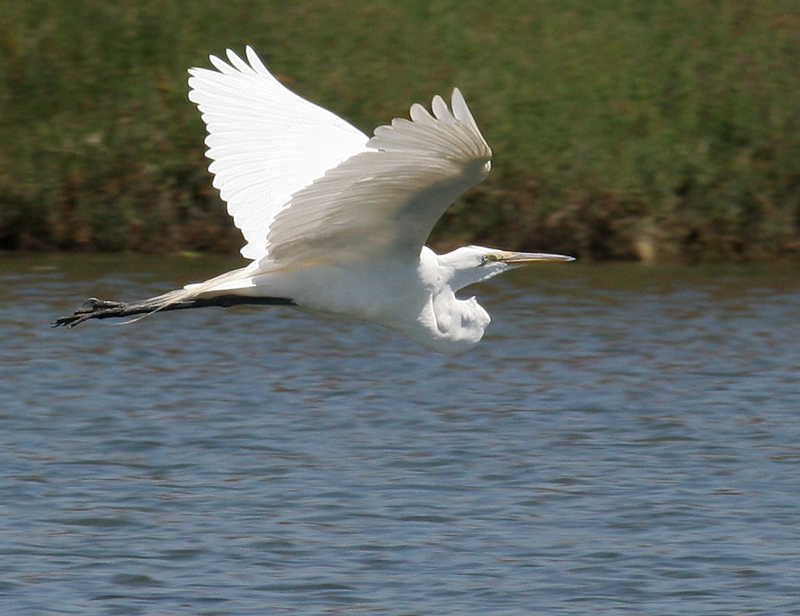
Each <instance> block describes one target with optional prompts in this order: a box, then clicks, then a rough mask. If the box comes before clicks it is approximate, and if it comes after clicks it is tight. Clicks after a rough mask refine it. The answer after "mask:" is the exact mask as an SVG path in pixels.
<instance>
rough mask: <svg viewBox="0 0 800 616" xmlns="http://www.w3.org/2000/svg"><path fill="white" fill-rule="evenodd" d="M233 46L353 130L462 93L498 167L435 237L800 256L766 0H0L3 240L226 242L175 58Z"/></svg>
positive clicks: (793, 134) (795, 14)
mask: <svg viewBox="0 0 800 616" xmlns="http://www.w3.org/2000/svg"><path fill="white" fill-rule="evenodd" d="M245 44H252V45H253V46H254V47H255V48H256V49H257V50H258V51H259V52H260V54H261V55H262V57H263V58H264V60H265V62H266V63H267V65H268V66H269V67H270V68H271V69H272V70H273V71H274V72H275V73H276V74H278V75H279V76H280V78H281V79H283V80H284V81H285V82H286V83H287V84H289V85H290V86H291V87H292V88H293V89H295V90H296V91H298V92H300V93H302V94H303V95H305V96H308V97H311V98H313V100H315V101H317V102H319V103H321V104H323V105H324V106H327V107H329V108H330V109H332V110H334V111H336V112H337V113H339V114H341V115H343V116H344V117H346V118H347V119H349V120H350V121H352V122H353V123H354V124H356V125H357V126H359V127H360V128H362V129H363V130H365V131H367V132H369V131H371V130H372V128H373V127H374V126H375V125H377V124H380V123H384V122H386V120H387V119H389V118H391V117H395V116H398V115H406V114H407V111H408V107H409V105H410V104H411V103H412V102H417V101H419V102H423V101H426V100H429V99H430V97H431V96H432V95H433V94H435V93H446V92H448V91H449V90H450V88H452V86H455V85H458V86H460V87H461V88H462V90H463V91H464V92H465V95H466V97H467V100H468V101H469V102H470V104H471V106H472V108H473V111H474V113H475V115H476V117H477V119H478V122H479V124H480V125H481V127H482V129H483V132H484V135H485V136H486V138H487V140H488V141H489V142H490V144H491V146H492V148H493V150H494V152H495V163H494V170H493V173H492V175H491V176H490V180H489V181H488V182H486V183H485V184H483V185H481V186H480V187H479V188H478V189H476V190H475V191H474V192H473V193H471V194H470V195H469V196H468V197H467V198H466V199H464V200H462V201H460V202H459V203H458V204H457V205H456V206H455V207H453V208H452V209H451V210H450V211H449V212H448V214H446V215H445V218H444V219H443V220H442V222H441V223H440V224H439V226H438V227H437V229H436V231H435V233H434V238H433V239H434V243H435V244H436V245H438V246H439V247H441V248H445V247H448V246H450V245H453V244H456V243H463V242H466V241H477V242H483V243H487V244H496V245H501V246H504V247H508V248H536V249H557V250H559V251H563V252H569V253H572V254H576V255H579V256H581V257H583V258H589V259H597V260H602V259H651V260H688V261H714V260H741V261H744V260H769V259H776V258H797V256H798V255H800V5H799V4H797V3H794V2H786V1H780V0H761V1H759V2H750V1H744V0H742V1H737V0H727V1H724V0H723V1H711V0H701V1H695V2H688V1H685V0H667V1H665V2H652V1H651V0H621V1H617V2H608V3H606V2H592V1H589V0H581V1H578V0H573V1H569V0H564V1H562V2H546V1H544V0H522V1H519V2H508V3H499V2H498V3H491V2H485V1H484V2H475V1H472V0H460V1H459V2H444V1H436V0H425V1H418V0H373V1H371V2H341V3H331V2H325V1H323V0H316V1H308V2H286V1H285V0H281V1H269V0H266V1H265V0H261V1H256V0H250V1H247V0H237V1H231V2H210V1H207V0H198V1H196V2H183V1H179V0H159V1H157V2H156V1H154V0H137V1H136V2H130V3H125V2H121V1H108V0H104V1H101V0H84V1H82V2H66V1H60V2H58V1H57V2H53V1H52V0H47V1H44V0H26V2H15V1H12V0H0V109H1V110H2V113H1V114H0V249H61V250H142V251H173V250H181V249H191V250H212V251H230V252H235V251H236V250H237V249H238V248H239V246H240V244H241V239H240V237H239V235H238V232H236V230H235V229H233V228H232V227H231V225H230V222H229V220H228V217H227V215H226V214H225V212H224V207H223V206H222V205H221V204H220V203H219V200H218V196H217V195H216V193H215V191H213V190H212V189H211V188H210V178H209V176H208V174H207V172H206V164H207V163H206V161H205V159H204V158H203V149H204V147H203V144H202V139H203V136H204V129H203V126H202V123H201V122H200V119H199V116H198V113H197V111H196V109H195V108H194V106H193V105H191V104H190V103H189V102H188V101H187V99H186V92H187V86H186V68H187V67H189V66H198V65H199V66H207V65H208V61H207V59H206V58H207V55H208V54H209V53H214V54H220V53H222V52H223V51H224V49H225V48H226V47H233V48H235V49H237V50H239V51H241V50H242V48H243V46H244V45H245Z"/></svg>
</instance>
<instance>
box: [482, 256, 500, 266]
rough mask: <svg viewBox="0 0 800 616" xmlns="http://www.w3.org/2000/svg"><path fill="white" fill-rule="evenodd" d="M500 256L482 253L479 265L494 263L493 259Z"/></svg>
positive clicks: (495, 259) (497, 259)
mask: <svg viewBox="0 0 800 616" xmlns="http://www.w3.org/2000/svg"><path fill="white" fill-rule="evenodd" d="M499 260H500V257H498V256H497V255H483V256H482V257H481V266H484V265H486V264H487V263H494V262H495V261H499Z"/></svg>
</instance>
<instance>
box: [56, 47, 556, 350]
mask: <svg viewBox="0 0 800 616" xmlns="http://www.w3.org/2000/svg"><path fill="white" fill-rule="evenodd" d="M245 55H246V58H247V60H246V61H245V60H244V59H242V58H240V57H239V56H238V55H236V54H235V53H234V52H233V51H231V50H228V53H227V56H228V57H227V59H228V61H227V62H225V61H223V60H221V59H219V58H217V57H215V56H211V58H210V60H211V63H212V64H213V66H214V68H215V69H216V70H211V69H204V68H193V69H190V70H189V74H190V75H191V77H190V79H189V86H190V88H191V91H190V93H189V99H190V100H191V101H192V102H194V103H196V104H197V106H198V108H199V109H200V112H201V114H202V118H203V120H204V122H205V124H206V126H207V129H208V137H207V138H206V145H207V146H208V152H207V156H208V158H209V159H211V161H212V162H211V164H210V165H209V171H211V173H212V174H213V175H214V181H213V185H214V187H216V188H217V189H219V192H220V197H221V198H222V200H223V201H225V202H226V203H227V207H228V213H229V214H230V215H231V216H232V217H233V222H234V224H235V225H236V226H237V227H238V228H239V229H240V230H241V232H242V234H243V235H244V239H245V242H246V243H245V246H244V248H242V250H241V253H242V255H243V256H244V257H245V258H247V259H249V260H250V263H249V264H248V265H247V266H245V267H243V268H241V269H237V270H234V271H231V272H228V273H225V274H222V275H220V276H217V277H215V278H212V279H210V280H207V281H205V282H201V283H194V284H189V285H187V286H185V287H184V288H183V289H178V290H175V291H171V292H169V293H165V294H164V295H159V296H157V297H153V298H150V299H146V300H143V301H139V302H133V303H123V302H114V301H103V300H98V299H96V298H91V299H89V300H87V302H86V303H84V304H83V305H82V306H81V307H80V308H79V309H78V310H76V311H75V313H74V314H71V315H68V316H65V317H61V318H59V319H57V320H56V322H55V323H54V324H53V325H54V326H61V325H66V326H69V327H74V326H75V325H78V324H79V323H82V322H84V321H86V320H89V319H105V318H110V317H128V316H132V315H147V314H151V313H154V312H159V311H167V310H182V309H187V308H200V307H205V306H223V307H228V306H233V305H238V304H263V305H285V306H292V307H294V308H297V309H300V310H304V311H307V312H309V313H313V314H323V315H328V316H336V317H345V318H353V319H360V320H364V321H370V322H373V323H377V324H380V325H383V326H386V327H389V328H391V329H393V330H396V331H398V332H400V333H402V334H404V335H406V336H407V337H409V338H411V339H412V340H415V341H416V342H418V343H420V344H422V345H424V346H426V347H429V348H431V349H433V350H435V351H440V352H451V353H453V352H459V351H464V350H466V349H469V348H471V347H473V346H474V345H476V344H477V343H478V342H479V341H480V340H481V338H482V337H483V334H484V331H485V330H486V327H487V326H488V324H489V322H490V320H491V319H490V317H489V314H488V313H487V312H486V310H484V308H483V307H481V306H480V304H478V302H477V300H476V299H475V298H474V297H470V298H466V299H461V298H459V297H457V296H456V292H457V291H458V290H459V289H462V288H463V287H466V286H468V285H471V284H474V283H477V282H481V281H483V280H488V279H489V278H492V277H493V276H496V275H498V274H501V273H503V272H505V271H508V270H510V269H512V268H514V267H518V266H520V265H523V264H526V263H536V262H542V261H571V260H572V257H567V256H563V255H555V254H546V253H525V252H509V251H505V250H496V249H494V248H484V247H482V246H465V247H462V248H458V249H456V250H454V251H452V252H449V253H446V254H442V255H439V254H436V253H435V252H434V251H433V250H431V249H430V248H428V247H427V246H425V241H426V240H427V238H428V235H429V234H430V232H431V229H432V228H433V225H434V223H435V222H436V221H437V220H438V218H439V217H440V216H441V215H442V214H443V213H444V211H445V210H446V209H447V208H448V207H449V206H450V204H451V203H452V202H453V201H454V200H455V199H456V198H457V197H458V196H459V195H461V193H463V192H464V191H466V190H467V189H469V188H471V187H472V186H474V185H475V184H478V183H479V182H481V181H482V180H483V179H484V178H485V177H486V175H487V174H488V173H489V169H490V167H491V157H492V152H491V150H490V149H489V146H488V144H487V143H486V141H485V140H484V138H483V136H482V135H481V133H480V130H478V125H477V124H476V123H475V120H474V118H473V117H472V114H471V113H470V110H469V108H468V107H467V104H466V102H465V101H464V97H463V96H462V95H461V92H460V91H459V90H458V89H457V88H456V89H455V90H453V95H452V99H451V103H450V106H449V107H448V105H447V103H445V101H444V100H443V99H442V98H441V97H440V96H436V97H434V98H433V101H432V104H431V111H428V110H427V109H426V108H425V107H423V106H422V105H418V104H415V105H413V106H412V107H411V111H410V117H411V119H410V120H406V119H395V120H392V123H391V125H389V126H379V127H378V128H376V129H375V134H374V136H373V137H371V138H370V137H367V135H365V134H364V133H362V132H361V131H360V130H358V129H357V128H355V127H354V126H352V125H351V124H349V123H348V122H346V121H345V120H343V119H342V118H340V117H338V116H336V115H335V114H333V113H331V112H330V111H328V110H326V109H323V108H322V107H319V106H317V105H315V104H314V103H311V102H309V101H307V100H305V99H303V98H301V97H300V96H298V95H297V94H294V93H293V92H291V91H290V90H288V89H287V88H286V87H285V86H284V85H282V84H281V83H280V82H279V81H278V80H277V79H276V78H275V77H274V76H273V75H272V74H271V73H270V72H269V71H268V70H267V68H266V67H265V66H264V64H263V63H262V61H261V59H260V58H259V57H258V55H257V54H256V53H255V51H253V49H252V48H250V47H247V48H246V54H245Z"/></svg>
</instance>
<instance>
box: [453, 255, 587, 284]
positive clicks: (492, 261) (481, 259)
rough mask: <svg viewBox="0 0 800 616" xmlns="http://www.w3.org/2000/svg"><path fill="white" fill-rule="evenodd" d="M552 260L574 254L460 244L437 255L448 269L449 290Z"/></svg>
mask: <svg viewBox="0 0 800 616" xmlns="http://www.w3.org/2000/svg"><path fill="white" fill-rule="evenodd" d="M555 261H559V262H565V261H574V257H568V256H565V255H556V254H550V253H545V252H511V251H508V250H498V249H496V248H486V247H484V246H464V247H462V248H457V249H456V250H454V251H452V252H448V253H447V254H443V255H440V256H439V264H440V265H441V266H442V267H444V268H446V269H448V270H450V271H452V278H451V285H452V287H453V289H462V288H464V287H466V286H467V285H471V284H474V283H476V282H481V281H483V280H488V279H489V278H492V277H494V276H497V275H498V274H502V273H503V272H507V271H508V270H511V269H514V268H516V267H520V266H522V265H527V264H528V263H544V262H555Z"/></svg>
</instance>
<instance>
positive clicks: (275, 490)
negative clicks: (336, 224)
mask: <svg viewBox="0 0 800 616" xmlns="http://www.w3.org/2000/svg"><path fill="white" fill-rule="evenodd" d="M230 265H231V264H230V263H229V262H222V261H221V260H211V259H197V260H187V259H167V260H164V259H144V258H129V257H115V258H105V257H53V256H45V257H17V256H11V257H2V258H0V281H2V285H1V286H0V299H1V300H2V301H1V302H0V311H2V317H1V318H0V327H2V331H0V340H2V343H0V469H2V470H0V494H2V498H0V529H1V530H2V532H1V533H0V606H2V607H3V610H2V611H3V612H4V613H14V614H42V613H50V614H92V613H98V614H145V613H146V614H232V615H233V614H235V615H242V614H292V615H296V614H363V615H372V614H391V615H398V616H399V615H408V614H426V615H429V614H481V615H487V614H497V615H500V614H503V615H508V614H528V613H542V614H608V615H610V614H615V615H616V614H679V613H680V614H685V613H691V614H719V615H722V614H725V615H728V614H732V613H742V614H778V613H785V614H800V599H798V592H797V589H798V588H800V569H798V567H797V563H798V562H800V487H799V482H798V479H797V478H798V477H800V419H798V409H800V387H799V383H798V374H799V372H798V371H799V370H800V345H799V344H798V334H797V331H798V329H797V324H798V323H799V322H800V282H798V279H797V271H796V269H793V268H788V267H787V268H783V269H775V268H759V269H724V268H720V269H676V270H666V269H657V268H644V267H636V266H615V267H582V266H580V265H574V266H573V265H562V266H558V267H542V268H530V269H529V271H528V272H527V273H526V274H521V275H514V274H512V275H510V276H507V277H506V279H505V280H503V279H501V280H499V281H497V282H493V283H491V284H486V285H482V286H480V287H476V289H475V292H476V293H477V295H478V296H479V298H481V300H482V303H483V304H484V305H485V306H486V307H487V308H488V310H489V312H490V313H491V314H492V315H493V318H494V322H493V324H492V325H491V327H490V329H489V332H488V334H487V337H486V339H485V340H484V342H483V343H482V344H481V345H479V346H478V347H477V348H476V349H475V350H473V351H471V352H469V353H467V354H464V355H460V356H456V357H449V356H442V355H436V354H432V353H430V352H428V351H426V350H424V349H422V348H420V347H417V346H415V345H414V344H413V343H411V342H408V341H406V340H404V339H402V338H400V337H398V336H396V335H395V334H393V333H391V332H387V331H384V330H381V329H378V328H375V327H374V326H369V325H364V324H360V323H343V322H333V321H325V320H316V319H312V318H310V317H307V316H306V315H303V314H301V313H297V312H293V311H291V310H287V309H246V308H239V309H231V310H229V311H222V310H219V309H207V310H198V311H189V312H186V313H171V314H161V315H156V316H153V317H149V318H147V319H144V320H142V321H140V322H138V323H136V324H132V325H127V326H119V327H113V326H108V325H105V324H96V323H88V324H86V325H83V326H81V327H80V328H77V329H75V330H63V329H58V330H53V329H50V328H49V327H48V323H49V322H50V321H52V319H53V318H54V317H56V316H59V315H61V314H66V313H68V312H70V311H71V310H72V309H74V308H75V306H76V305H77V304H78V303H80V301H82V300H83V299H84V298H85V297H87V296H89V295H97V296H99V297H103V298H108V299H123V300H125V299H139V298H141V297H145V296H150V295H155V294H157V293H161V292H163V291H166V290H168V289H170V288H174V287H176V286H179V285H181V284H183V283H185V282H188V281H191V280H199V279H203V278H205V277H208V276H210V275H213V274H215V273H218V272H221V271H225V270H227V269H230Z"/></svg>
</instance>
